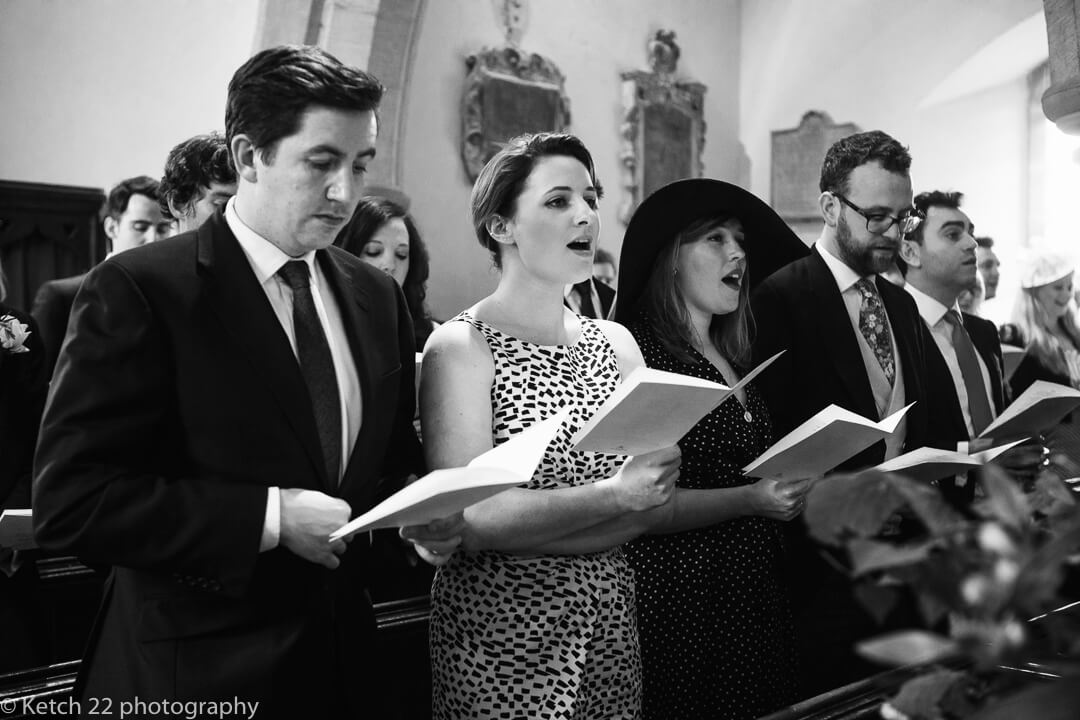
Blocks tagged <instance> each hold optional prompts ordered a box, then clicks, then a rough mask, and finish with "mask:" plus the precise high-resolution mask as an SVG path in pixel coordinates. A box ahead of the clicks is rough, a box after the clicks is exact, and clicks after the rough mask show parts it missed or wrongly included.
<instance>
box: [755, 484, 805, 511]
mask: <svg viewBox="0 0 1080 720" xmlns="http://www.w3.org/2000/svg"><path fill="white" fill-rule="evenodd" d="M810 485H811V482H810V478H803V479H800V480H758V481H757V482H756V483H754V484H753V485H750V486H749V490H750V503H751V507H752V508H753V514H754V515H761V516H762V517H767V518H771V519H773V520H784V521H786V520H792V519H794V518H795V517H796V516H798V514H799V513H801V512H802V511H803V508H805V507H806V493H807V491H809V490H810Z"/></svg>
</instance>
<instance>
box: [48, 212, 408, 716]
mask: <svg viewBox="0 0 1080 720" xmlns="http://www.w3.org/2000/svg"><path fill="white" fill-rule="evenodd" d="M316 260H317V262H318V263H319V265H320V267H321V268H322V270H323V272H324V273H325V275H326V278H327V281H328V284H329V287H330V290H331V291H332V292H333V294H334V297H335V298H336V300H337V303H338V305H339V307H340V309H341V315H342V320H343V322H344V325H345V329H346V334H347V336H348V344H349V348H350V349H351V351H352V353H353V357H354V358H355V361H356V368H357V372H358V374H359V379H360V386H361V391H362V400H363V417H362V426H361V428H360V431H359V435H358V437H357V439H356V443H355V447H354V449H353V452H352V456H351V458H350V460H349V462H348V464H347V466H346V469H345V473H344V479H343V480H342V482H341V485H340V487H334V486H333V484H332V483H331V482H329V481H328V479H327V477H326V470H325V467H324V463H323V459H322V457H323V456H322V451H321V449H320V443H319V436H318V431H317V429H316V425H315V419H314V415H313V412H312V408H311V402H310V400H309V396H308V392H307V388H306V386H305V384H304V380H303V377H302V376H301V372H300V368H299V365H298V363H297V360H296V358H295V356H294V354H293V352H292V349H291V347H290V344H289V341H288V338H287V336H286V334H285V332H284V331H283V329H282V327H281V325H280V323H279V322H278V320H277V318H276V316H275V315H274V312H273V310H272V308H271V305H270V303H269V302H268V300H267V298H266V295H265V292H264V291H263V289H262V288H261V287H260V286H259V284H258V281H257V280H256V277H255V274H254V273H253V272H252V270H251V267H250V265H249V263H248V261H247V259H246V257H245V255H244V253H243V251H242V249H241V247H240V245H239V244H238V242H237V240H236V238H235V237H234V236H233V234H232V232H231V231H230V230H229V228H228V226H227V224H226V223H225V220H224V217H223V216H222V215H221V214H220V213H219V214H217V215H215V216H214V217H213V218H212V219H211V220H209V221H208V222H206V223H205V224H204V225H202V227H200V228H199V229H198V230H196V231H193V232H188V233H184V234H182V235H179V236H177V237H174V238H170V239H167V240H163V241H160V242H157V243H153V244H152V245H147V246H144V247H140V248H136V249H133V250H129V251H127V252H124V253H122V254H119V255H116V256H114V257H112V258H111V259H109V260H106V261H105V262H104V263H102V264H101V265H99V266H97V267H96V268H95V269H94V270H92V271H91V272H90V274H89V275H88V276H87V278H86V280H85V282H84V283H83V287H82V289H81V290H80V292H79V294H78V297H77V298H76V301H75V306H74V308H73V310H72V317H71V338H70V340H69V341H68V343H67V344H66V345H65V347H64V350H63V352H62V353H61V356H60V360H59V364H58V367H57V374H56V380H55V381H54V383H53V388H52V389H51V392H50V396H49V402H48V407H47V409H46V412H45V420H44V424H43V427H42V433H41V440H40V443H39V447H38V452H37V457H36V465H35V470H36V476H35V481H34V508H35V513H34V516H35V517H34V520H35V531H36V536H37V540H38V542H39V543H40V544H41V545H42V546H43V547H44V548H47V549H49V550H53V551H59V552H66V553H73V554H76V555H78V556H79V557H81V558H83V559H84V560H85V561H87V562H89V563H98V564H104V565H111V566H113V572H112V573H111V575H110V577H109V579H108V581H107V582H106V587H105V597H104V600H103V605H102V610H101V613H100V615H99V617H98V621H97V623H96V626H95V629H94V632H93V633H92V637H91V640H90V643H89V646H88V650H87V655H86V661H85V662H84V665H83V668H82V670H81V671H80V691H81V693H82V694H83V696H84V697H107V696H108V697H113V698H130V697H132V696H135V695H137V696H139V697H141V698H144V699H149V698H156V699H162V698H172V699H180V700H209V699H214V698H231V697H233V696H234V695H235V696H239V697H240V698H241V699H246V700H260V701H261V702H262V709H270V708H272V709H273V715H271V716H294V717H331V716H337V715H338V714H340V713H344V712H348V714H349V715H350V716H354V717H361V716H363V710H364V709H365V708H367V709H370V708H371V703H372V702H373V700H372V693H374V692H377V690H378V688H376V687H372V686H371V684H370V682H368V681H369V680H370V678H371V674H370V673H369V665H370V664H372V663H374V662H376V661H377V658H376V657H375V656H376V649H375V648H374V646H373V645H372V642H371V634H372V632H373V631H374V622H373V615H372V613H371V607H370V603H369V601H368V599H367V596H366V592H365V577H364V575H365V573H364V563H365V557H364V549H363V546H364V543H362V542H357V543H353V544H352V545H350V548H349V551H348V552H346V553H345V555H344V556H343V557H342V564H341V566H340V567H339V568H337V569H336V570H333V571H331V570H327V569H324V568H322V567H321V566H317V565H314V564H312V563H309V562H306V561H304V560H301V559H300V558H299V557H298V556H296V555H294V554H293V553H291V552H290V551H289V550H287V549H285V548H284V547H280V546H279V547H278V548H276V549H274V550H271V551H269V552H265V553H261V554H260V553H259V542H260V537H261V534H262V529H263V519H264V513H265V508H266V499H267V488H269V487H271V486H277V487H281V488H306V489H310V490H319V491H322V492H326V493H328V494H330V495H335V496H339V497H341V498H343V499H344V500H346V501H347V502H348V503H349V505H350V506H351V508H352V511H353V513H354V514H358V513H361V512H363V511H365V510H366V509H368V508H369V507H370V506H371V505H372V504H373V498H374V496H375V494H376V491H377V485H378V481H379V478H380V477H383V476H390V477H397V476H399V475H402V474H404V473H405V472H407V471H413V470H419V469H420V467H419V464H420V462H421V459H420V447H419V443H418V441H417V438H416V434H415V432H414V430H413V426H412V415H413V408H414V390H413V375H414V349H413V340H412V337H413V333H412V326H411V322H410V319H409V316H408V312H407V310H406V306H405V301H404V298H403V296H402V294H401V291H400V290H399V289H398V287H397V285H396V283H394V281H393V280H392V279H391V278H390V277H389V276H386V275H384V274H383V273H381V272H378V271H376V270H374V269H372V268H371V267H370V266H368V265H365V264H364V263H363V262H361V261H360V260H358V259H356V258H354V257H353V256H351V255H349V254H348V253H346V252H344V251H342V250H339V249H338V248H335V247H330V248H327V249H326V250H320V251H319V252H318V253H317V254H316ZM365 693H366V696H365ZM312 708H314V709H312ZM327 713H330V714H327Z"/></svg>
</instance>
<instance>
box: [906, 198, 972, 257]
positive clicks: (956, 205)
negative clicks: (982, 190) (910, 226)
mask: <svg viewBox="0 0 1080 720" xmlns="http://www.w3.org/2000/svg"><path fill="white" fill-rule="evenodd" d="M963 197H964V193H960V192H945V191H944V190H931V191H929V192H921V193H919V194H918V195H916V196H915V199H914V200H913V201H912V203H911V205H912V207H914V208H915V210H916V211H917V212H918V213H919V214H920V215H922V216H923V217H924V218H925V217H926V213H928V212H929V211H930V208H932V207H943V208H952V209H953V210H959V209H960V200H961V199H962V198H963ZM925 225H926V223H925V222H921V223H919V226H918V227H917V228H915V229H914V230H913V231H912V232H910V233H908V234H907V235H905V236H904V237H906V238H907V239H908V240H912V241H914V242H917V243H918V244H920V245H922V241H923V226H925Z"/></svg>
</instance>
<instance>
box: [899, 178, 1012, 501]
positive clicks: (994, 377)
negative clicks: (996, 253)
mask: <svg viewBox="0 0 1080 720" xmlns="http://www.w3.org/2000/svg"><path fill="white" fill-rule="evenodd" d="M961 197H963V196H962V195H961V194H960V193H958V192H941V191H933V192H925V193H920V194H918V195H916V196H915V203H914V205H915V209H916V211H917V212H918V213H919V214H920V215H921V216H922V217H923V218H924V219H923V221H922V222H921V223H920V224H919V225H918V226H917V227H916V228H914V229H913V230H912V231H911V232H909V233H908V234H907V235H905V236H904V238H903V240H902V241H901V243H900V259H901V260H902V261H903V262H902V264H901V268H902V269H904V270H905V278H906V280H907V284H906V286H905V287H906V289H907V291H908V293H909V294H910V295H911V297H912V298H914V299H915V305H916V306H917V307H918V308H919V315H921V316H922V319H923V321H924V322H925V323H926V326H927V327H928V328H929V329H930V334H931V336H932V338H933V341H934V342H933V345H932V346H930V347H929V348H928V349H927V353H926V361H927V377H926V381H927V392H928V395H929V398H930V404H931V412H930V417H929V425H930V427H929V431H928V433H929V436H930V438H932V440H933V444H934V445H936V446H938V447H941V448H944V449H948V450H955V449H956V444H957V443H958V442H961V441H966V440H969V439H970V438H973V437H975V436H976V435H978V434H979V433H980V432H982V431H983V430H984V429H985V428H986V426H987V425H989V424H990V422H991V421H992V420H993V419H994V418H995V417H997V414H998V413H1000V412H1001V410H1002V407H1003V406H1004V404H1005V396H1004V391H1003V384H1002V379H1001V378H1002V361H1001V342H1000V341H999V340H998V332H997V327H995V326H994V323H992V322H990V321H989V320H984V319H982V318H980V317H977V316H975V315H969V314H967V313H961V312H960V309H959V307H958V306H957V304H956V300H957V298H958V297H959V296H960V293H962V292H963V291H964V289H966V288H968V287H970V286H971V284H972V283H973V282H974V281H975V274H976V272H978V269H977V268H978V264H977V260H978V255H977V254H976V248H977V244H976V240H975V237H974V232H975V229H974V226H973V225H972V223H971V220H970V219H969V218H968V216H967V215H966V214H965V213H964V212H963V211H962V210H961V209H960V198H961ZM939 486H940V488H941V491H942V493H944V494H945V496H946V497H947V498H948V499H949V500H950V502H952V503H953V504H955V505H957V506H960V507H963V506H966V505H967V504H969V503H970V502H971V500H972V498H973V491H974V483H973V482H971V481H970V479H968V478H965V477H963V476H961V477H960V478H948V479H945V480H942V481H940V484H939Z"/></svg>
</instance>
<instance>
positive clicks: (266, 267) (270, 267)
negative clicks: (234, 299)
mask: <svg viewBox="0 0 1080 720" xmlns="http://www.w3.org/2000/svg"><path fill="white" fill-rule="evenodd" d="M225 222H226V224H227V225H228V226H229V229H230V230H232V233H233V235H235V236H236V240H237V242H239V243H240V248H241V249H242V250H243V251H244V254H245V255H247V259H248V262H250V263H251V267H252V269H253V270H254V271H255V276H256V278H258V280H259V284H260V285H262V284H264V283H265V282H266V281H267V280H269V279H270V278H272V277H274V276H275V275H276V274H277V271H278V270H280V269H281V268H282V266H284V265H285V263H287V262H290V261H292V260H303V261H304V262H306V263H307V264H308V271H309V272H310V273H311V277H312V278H314V277H315V251H314V250H312V251H310V252H307V253H304V254H303V255H302V256H300V257H297V258H294V257H292V256H290V255H287V254H286V253H285V252H283V251H282V250H281V248H279V247H278V246H277V245H275V244H274V243H272V242H270V241H269V240H267V239H266V238H264V237H263V236H262V235H259V234H258V233H257V232H255V231H254V230H252V229H251V228H250V227H248V226H247V225H245V224H244V221H243V220H241V219H240V216H239V215H238V214H237V212H236V196H235V195H234V196H233V197H231V198H229V201H228V202H227V203H226V204H225Z"/></svg>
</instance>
